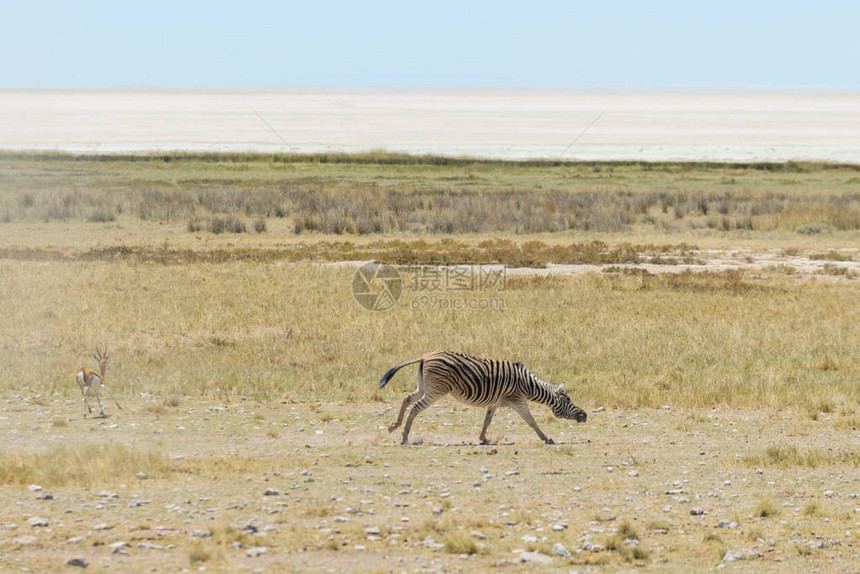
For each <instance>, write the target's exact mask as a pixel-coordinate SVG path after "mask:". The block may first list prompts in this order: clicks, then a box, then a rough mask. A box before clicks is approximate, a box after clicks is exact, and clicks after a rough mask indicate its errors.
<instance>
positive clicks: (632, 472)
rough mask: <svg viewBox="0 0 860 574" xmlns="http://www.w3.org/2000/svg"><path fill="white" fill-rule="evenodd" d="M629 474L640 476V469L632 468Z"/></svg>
mask: <svg viewBox="0 0 860 574" xmlns="http://www.w3.org/2000/svg"><path fill="white" fill-rule="evenodd" d="M627 476H639V471H638V470H631V471H630V472H628V473H627Z"/></svg>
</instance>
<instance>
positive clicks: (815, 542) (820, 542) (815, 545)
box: [807, 540, 829, 550]
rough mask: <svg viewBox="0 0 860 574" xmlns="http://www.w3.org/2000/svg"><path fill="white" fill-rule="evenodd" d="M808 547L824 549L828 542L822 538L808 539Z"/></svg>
mask: <svg viewBox="0 0 860 574" xmlns="http://www.w3.org/2000/svg"><path fill="white" fill-rule="evenodd" d="M807 546H809V547H810V548H815V549H817V550H824V549H825V548H828V547H829V544H827V542H825V541H824V540H810V541H809V544H807Z"/></svg>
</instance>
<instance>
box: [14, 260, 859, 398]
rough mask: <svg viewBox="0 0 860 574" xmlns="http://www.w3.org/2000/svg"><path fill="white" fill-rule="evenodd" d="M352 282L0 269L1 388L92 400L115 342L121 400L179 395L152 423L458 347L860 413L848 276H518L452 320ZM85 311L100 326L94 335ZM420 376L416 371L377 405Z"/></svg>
mask: <svg viewBox="0 0 860 574" xmlns="http://www.w3.org/2000/svg"><path fill="white" fill-rule="evenodd" d="M352 275H353V271H352V270H349V269H338V268H320V267H317V266H314V265H310V264H295V265H293V264H289V265H281V264H277V263H273V264H256V263H252V262H233V263H219V264H209V263H200V264H187V265H182V266H178V265H177V266H173V265H168V266H164V265H153V264H139V263H131V262H125V261H118V262H112V263H101V262H97V263H89V262H74V261H73V262H68V263H65V262H52V263H40V262H29V261H9V260H0V294H2V298H0V314H2V315H3V316H4V318H5V319H6V320H4V321H3V323H2V324H0V338H2V340H3V341H7V342H8V343H7V344H6V345H5V346H3V347H0V360H2V362H0V376H2V381H4V382H3V383H2V384H3V385H9V384H10V382H11V381H14V389H15V391H16V392H20V391H21V390H22V389H26V390H29V391H32V392H33V394H47V395H50V394H51V393H55V392H59V393H61V394H62V395H63V396H65V397H67V398H68V399H69V400H79V391H78V389H77V387H76V386H75V385H74V383H73V375H74V371H75V370H76V369H77V368H79V367H80V366H82V365H85V364H87V358H88V357H89V355H90V354H91V352H92V349H94V348H95V347H96V346H102V347H103V346H105V345H107V346H108V347H109V348H110V349H111V352H112V356H113V363H112V365H111V368H110V369H109V371H108V385H109V386H110V388H111V390H112V391H113V393H114V394H115V395H116V396H117V398H118V399H119V400H120V402H121V403H122V402H124V399H129V398H131V397H133V396H136V394H137V393H143V392H148V393H151V394H154V395H158V396H160V397H168V398H169V399H166V400H167V401H168V402H163V403H161V404H159V403H158V401H156V402H155V403H154V404H153V405H152V406H151V409H153V410H152V412H153V414H159V413H162V412H164V411H165V410H168V409H170V408H174V406H172V405H173V404H174V403H172V402H170V401H175V400H178V399H181V398H182V397H186V396H190V397H197V396H210V397H215V398H221V399H224V400H232V399H235V398H237V397H247V398H252V399H257V400H297V399H298V400H314V399H315V398H317V397H319V396H321V395H320V393H322V392H324V393H325V394H326V396H327V397H329V398H337V399H345V400H357V399H365V398H369V397H371V396H372V394H373V392H374V388H375V387H374V383H375V381H376V380H377V379H378V377H379V376H380V374H381V373H383V372H384V371H385V370H386V369H388V368H389V367H390V366H391V365H393V364H396V363H397V362H400V361H402V360H404V359H406V358H412V357H415V356H418V355H421V354H422V353H425V352H427V351H429V350H432V349H438V348H452V349H460V350H464V351H467V352H472V353H475V354H479V355H483V356H488V357H499V358H510V359H513V360H519V361H521V362H523V363H525V364H527V365H529V366H530V368H532V369H533V370H535V371H536V372H538V373H540V374H541V376H543V377H544V378H546V379H548V380H552V381H559V382H561V381H565V382H567V383H568V387H569V388H570V389H571V393H572V394H571V396H572V397H574V399H575V400H576V401H579V402H581V403H583V404H585V405H586V406H592V405H593V406H598V405H605V406H607V407H612V406H625V407H654V406H662V405H664V404H669V405H672V406H675V407H693V408H702V407H707V408H710V407H713V406H736V407H738V406H739V407H776V408H788V407H793V408H800V409H810V410H813V411H815V412H819V410H820V409H821V408H822V407H821V405H827V404H829V405H831V408H836V409H838V408H840V407H841V406H843V405H845V406H848V407H854V406H856V405H857V404H858V389H857V386H856V384H855V383H856V380H857V378H858V376H860V358H858V352H860V351H858V348H857V346H856V345H854V344H853V343H852V342H853V341H855V340H857V339H858V338H860V333H858V325H857V322H856V321H854V320H852V317H853V316H855V315H856V313H857V305H858V297H857V296H856V287H855V286H854V285H853V284H851V283H823V282H806V281H798V280H795V279H793V278H776V279H753V278H748V277H746V276H744V275H743V274H738V273H736V272H725V273H703V274H696V273H681V274H677V275H666V276H663V275H660V276H653V277H640V276H625V275H618V274H608V275H600V276H598V275H585V276H580V277H554V278H550V279H539V280H538V279H534V280H532V279H524V280H522V281H520V280H519V279H517V280H516V281H514V280H512V281H511V284H510V288H508V289H505V290H504V291H496V290H485V291H474V292H472V293H470V296H474V297H477V298H488V299H489V298H493V299H500V300H501V301H502V302H503V305H502V306H501V307H500V308H501V309H503V310H496V311H490V310H487V311H481V310H479V309H478V310H471V311H463V312H452V311H451V310H445V309H444V308H442V307H439V306H437V307H432V306H425V307H421V305H417V304H413V303H416V302H418V301H417V300H418V299H419V298H420V296H422V295H424V293H422V292H420V291H412V290H410V289H411V288H410V287H409V279H408V277H407V278H406V279H405V281H407V284H406V285H405V288H404V292H403V295H402V299H401V301H400V302H399V303H398V304H397V305H396V306H395V307H394V308H393V309H392V310H391V311H389V312H385V313H374V312H369V311H366V310H365V309H363V308H362V307H360V306H359V305H357V304H356V302H355V301H354V300H353V298H352V295H351V292H350V286H351V284H352ZM93 276H98V277H99V278H100V280H99V281H92V280H91V277H93ZM237 293H241V294H242V296H241V298H237V297H236V296H234V294H237ZM443 295H444V294H443ZM25 300H26V301H30V304H28V305H20V304H19V302H20V301H25ZM82 317H88V318H96V319H97V320H96V321H94V322H92V323H91V325H92V326H91V328H89V329H87V330H81V329H80V324H81V318H82ZM545 341H552V344H551V345H546V344H545V343H544V342H545ZM16 373H17V374H20V373H26V376H24V377H21V376H20V375H15V376H13V374H16ZM413 382H414V375H413V374H409V375H401V376H400V377H399V378H398V379H397V380H395V383H396V384H395V387H393V388H392V391H391V392H390V393H389V394H387V395H384V396H383V397H380V398H384V399H386V400H390V399H392V398H393V399H394V400H396V399H397V397H399V396H400V394H399V392H398V391H397V390H396V389H400V390H401V391H405V389H406V388H407V387H410V386H411V385H412V384H413ZM10 391H12V387H8V386H7V392H10ZM177 404H178V403H177Z"/></svg>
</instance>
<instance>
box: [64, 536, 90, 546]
mask: <svg viewBox="0 0 860 574" xmlns="http://www.w3.org/2000/svg"><path fill="white" fill-rule="evenodd" d="M86 539H87V537H86V536H72V537H71V538H69V539H68V540H66V543H68V544H77V543H78V542H83V541H84V540H86Z"/></svg>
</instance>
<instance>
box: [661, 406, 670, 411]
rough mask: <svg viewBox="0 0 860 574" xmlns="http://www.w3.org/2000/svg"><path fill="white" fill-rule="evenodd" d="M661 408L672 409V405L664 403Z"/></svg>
mask: <svg viewBox="0 0 860 574" xmlns="http://www.w3.org/2000/svg"><path fill="white" fill-rule="evenodd" d="M661 408H662V409H663V410H664V411H668V410H671V409H672V407H670V406H669V405H663V406H662V407H661Z"/></svg>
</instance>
